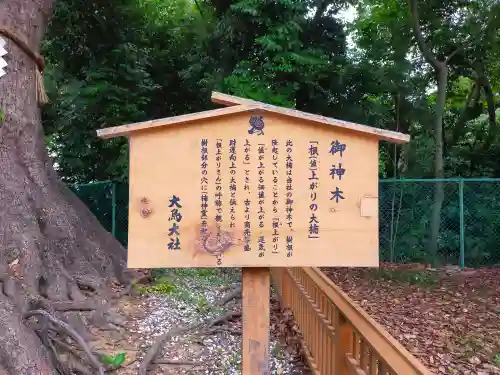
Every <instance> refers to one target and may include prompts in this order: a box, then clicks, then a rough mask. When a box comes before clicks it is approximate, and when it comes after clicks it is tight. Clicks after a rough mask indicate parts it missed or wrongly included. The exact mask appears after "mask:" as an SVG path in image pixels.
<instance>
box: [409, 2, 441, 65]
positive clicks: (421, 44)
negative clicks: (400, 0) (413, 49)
mask: <svg viewBox="0 0 500 375" xmlns="http://www.w3.org/2000/svg"><path fill="white" fill-rule="evenodd" d="M409 2H410V10H411V16H412V28H413V34H414V35H415V39H416V40H417V45H418V48H419V50H420V52H421V53H422V55H423V56H424V59H425V60H426V61H427V62H428V63H429V64H430V65H432V67H433V68H434V69H436V70H439V69H440V63H439V61H438V60H437V59H436V57H435V56H434V55H433V54H432V51H431V50H430V49H429V46H428V45H427V43H425V40H424V37H423V35H422V29H421V28H420V21H419V18H418V5H417V0H409Z"/></svg>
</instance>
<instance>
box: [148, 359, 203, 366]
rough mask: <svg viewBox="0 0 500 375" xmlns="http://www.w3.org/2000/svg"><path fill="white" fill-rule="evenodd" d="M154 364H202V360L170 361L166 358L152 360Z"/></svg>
mask: <svg viewBox="0 0 500 375" xmlns="http://www.w3.org/2000/svg"><path fill="white" fill-rule="evenodd" d="M154 364H155V365H175V366H193V367H195V366H203V365H204V364H205V363H204V362H195V361H172V360H168V359H157V360H155V361H154Z"/></svg>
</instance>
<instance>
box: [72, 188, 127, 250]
mask: <svg viewBox="0 0 500 375" xmlns="http://www.w3.org/2000/svg"><path fill="white" fill-rule="evenodd" d="M70 188H71V190H73V192H75V194H76V195H77V196H78V197H79V198H80V199H81V200H82V201H83V202H84V203H85V204H86V205H87V207H89V208H90V210H91V211H92V212H93V213H94V215H95V216H96V217H97V219H98V220H99V221H100V222H101V224H102V225H103V226H104V228H106V229H107V230H108V231H109V232H111V233H112V234H113V236H115V237H116V238H117V239H118V241H120V242H121V243H122V244H123V246H127V240H128V184H127V183H123V182H113V181H100V182H94V183H90V184H82V185H71V186H70Z"/></svg>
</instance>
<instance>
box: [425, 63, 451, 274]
mask: <svg viewBox="0 0 500 375" xmlns="http://www.w3.org/2000/svg"><path fill="white" fill-rule="evenodd" d="M437 73H438V93H437V101H436V117H435V119H434V142H435V145H434V177H435V178H436V179H437V181H436V182H435V185H434V204H433V206H432V216H431V237H430V241H429V256H430V261H431V262H432V264H436V262H437V260H438V259H437V251H438V239H439V232H440V229H441V210H442V206H443V201H444V182H443V181H442V179H443V177H444V172H443V169H444V168H443V115H444V107H445V104H446V87H447V84H448V66H447V65H446V63H445V62H440V63H439V69H438V72H437Z"/></svg>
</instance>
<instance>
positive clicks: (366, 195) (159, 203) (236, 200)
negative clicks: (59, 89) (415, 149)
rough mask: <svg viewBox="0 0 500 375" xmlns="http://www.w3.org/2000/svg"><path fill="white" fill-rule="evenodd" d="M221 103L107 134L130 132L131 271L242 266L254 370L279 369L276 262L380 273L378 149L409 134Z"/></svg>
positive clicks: (246, 335) (249, 372) (243, 102)
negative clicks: (273, 291)
mask: <svg viewBox="0 0 500 375" xmlns="http://www.w3.org/2000/svg"><path fill="white" fill-rule="evenodd" d="M212 100H213V101H214V102H217V103H220V104H224V105H227V106H228V107H227V108H222V109H216V110H211V111H205V112H199V113H194V114H188V115H183V116H177V117H171V118H166V119H160V120H154V121H148V122H143V123H137V124H131V125H123V126H118V127H114V128H107V129H102V130H99V131H98V134H99V136H101V137H103V138H109V137H114V136H128V137H129V145H130V181H129V184H130V194H129V228H128V233H129V239H128V267H130V268H164V267H243V308H244V314H243V374H244V375H253V374H268V372H267V371H268V370H267V362H268V361H267V356H268V327H269V273H268V272H267V268H266V267H294V266H301V267H303V266H344V267H346V266H351V267H363V266H378V145H379V141H380V140H387V141H392V142H398V143H402V142H408V140H409V137H408V136H406V135H404V134H400V133H396V132H391V131H386V130H381V129H376V128H372V127H368V126H364V125H360V124H353V123H348V122H344V121H340V120H335V119H332V118H326V117H323V116H317V115H313V114H309V113H305V112H300V111H296V110H291V109H286V108H280V107H276V106H272V105H268V104H264V103H260V102H254V101H251V100H247V99H242V98H237V97H233V96H229V95H224V94H220V93H214V94H213V95H212ZM250 317H251V319H250Z"/></svg>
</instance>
